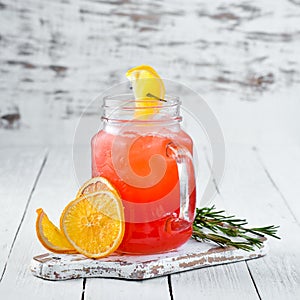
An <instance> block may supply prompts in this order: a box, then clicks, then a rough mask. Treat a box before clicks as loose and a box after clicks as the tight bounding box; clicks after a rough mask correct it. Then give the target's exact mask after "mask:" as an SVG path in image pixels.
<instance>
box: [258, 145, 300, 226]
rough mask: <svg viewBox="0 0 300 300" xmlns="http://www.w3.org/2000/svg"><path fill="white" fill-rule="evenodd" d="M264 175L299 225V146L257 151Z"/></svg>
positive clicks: (265, 148) (267, 148)
mask: <svg viewBox="0 0 300 300" xmlns="http://www.w3.org/2000/svg"><path fill="white" fill-rule="evenodd" d="M256 153H257V155H258V158H259V159H260V162H261V164H262V165H263V168H264V169H265V172H266V175H267V176H268V177H269V179H270V181H271V182H272V184H273V186H274V188H275V189H277V190H278V193H279V194H280V195H281V197H282V198H283V200H284V201H285V202H286V203H287V205H288V206H289V209H290V211H291V213H292V214H293V215H294V218H295V219H296V220H297V222H298V224H300V201H299V197H300V184H299V183H300V168H299V167H300V146H289V145H286V146H285V147H263V148H262V149H257V150H256Z"/></svg>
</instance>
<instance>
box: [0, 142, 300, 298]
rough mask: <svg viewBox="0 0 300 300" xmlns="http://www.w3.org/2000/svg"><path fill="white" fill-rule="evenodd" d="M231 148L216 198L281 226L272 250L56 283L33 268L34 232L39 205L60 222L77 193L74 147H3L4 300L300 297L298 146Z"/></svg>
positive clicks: (0, 259) (260, 221)
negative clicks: (200, 265)
mask: <svg viewBox="0 0 300 300" xmlns="http://www.w3.org/2000/svg"><path fill="white" fill-rule="evenodd" d="M230 149H231V150H230V153H229V155H228V156H229V158H228V164H227V165H228V170H227V175H226V176H225V178H224V182H223V184H222V186H221V188H220V194H219V195H218V196H217V199H215V203H216V204H217V205H218V204H220V205H225V207H226V209H227V211H228V212H230V213H236V214H238V215H239V216H243V217H246V218H247V219H248V220H249V221H250V222H251V224H253V225H254V224H256V225H267V224H278V225H280V226H281V227H280V231H279V235H280V236H281V237H282V240H281V241H278V240H272V239H270V241H269V247H270V250H269V253H268V254H267V256H265V257H263V258H259V259H256V260H250V261H247V262H238V263H233V264H227V265H220V266H215V267H208V268H204V269H199V270H193V271H188V272H184V273H180V274H174V275H169V276H165V277H161V278H156V279H150V280H145V281H138V282H137V281H125V280H117V279H100V278H93V279H78V280H69V281H61V282H51V281H45V280H42V279H39V278H36V277H34V276H33V275H32V274H31V272H30V270H29V264H30V260H31V258H32V257H33V256H34V255H37V254H39V253H43V252H45V250H44V249H43V248H42V246H40V244H39V242H38V240H37V238H36V236H35V217H36V214H35V209H36V208H38V207H43V208H44V209H45V210H46V211H47V212H48V214H49V215H50V216H52V217H53V218H54V220H55V221H56V222H57V221H58V217H59V212H60V211H61V210H62V208H63V207H64V205H65V204H66V203H67V202H68V201H69V200H70V199H72V197H73V196H74V191H76V189H77V186H76V182H75V181H74V177H73V169H72V168H73V162H72V159H71V152H70V151H71V148H70V147H54V148H49V149H44V148H41V147H25V146H24V147H22V148H20V147H2V148H1V150H0V165H1V174H0V201H1V219H0V221H1V223H0V228H1V238H0V243H1V244H0V248H1V249H2V250H1V254H0V268H1V269H0V271H1V272H0V273H1V286H0V287H1V291H0V295H1V298H2V296H5V297H4V298H3V299H58V298H59V299H99V298H103V299H136V298H137V297H143V299H186V298H187V299H195V298H196V297H195V296H196V295H197V298H205V299H218V298H220V297H221V298H223V299H299V295H300V259H299V254H300V253H299V246H300V243H299V233H298V231H299V220H300V206H299V201H298V198H299V192H300V185H299V184H298V181H299V179H300V170H299V168H296V166H299V164H300V148H299V147H290V148H286V149H285V151H282V150H283V149H280V148H272V149H271V150H270V149H267V148H266V149H255V150H254V149H252V148H249V147H245V146H237V145H235V146H232V147H231V148H230ZM205 168H206V167H205V166H204V165H203V169H205ZM55 218H56V219H55Z"/></svg>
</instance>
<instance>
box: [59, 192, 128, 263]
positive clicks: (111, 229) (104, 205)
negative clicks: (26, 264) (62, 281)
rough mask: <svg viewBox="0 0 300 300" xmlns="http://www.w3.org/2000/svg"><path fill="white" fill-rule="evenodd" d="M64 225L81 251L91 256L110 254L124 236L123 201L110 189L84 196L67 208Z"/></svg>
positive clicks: (75, 246)
mask: <svg viewBox="0 0 300 300" xmlns="http://www.w3.org/2000/svg"><path fill="white" fill-rule="evenodd" d="M60 226H61V230H62V232H63V233H64V235H65V237H66V238H67V240H68V241H69V243H70V244H71V245H72V246H73V247H74V248H75V249H76V250H77V251H78V252H79V253H81V254H83V255H85V256H87V257H90V258H101V257H105V256H108V255H109V254H111V253H112V252H114V251H115V250H116V249H117V248H118V246H119V245H120V243H121V242H122V239H123V236H124V228H125V225H124V208H123V205H122V201H121V199H120V197H119V196H117V195H116V194H114V193H112V192H110V191H102V192H96V193H92V194H86V195H83V196H82V197H80V198H76V199H75V200H73V201H72V202H71V203H69V204H68V205H67V207H66V208H65V209H64V211H63V213H62V215H61V219H60Z"/></svg>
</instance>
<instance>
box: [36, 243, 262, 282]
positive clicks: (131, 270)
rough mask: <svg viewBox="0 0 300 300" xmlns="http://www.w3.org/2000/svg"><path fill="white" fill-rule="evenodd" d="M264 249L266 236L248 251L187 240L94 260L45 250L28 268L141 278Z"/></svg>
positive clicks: (61, 276)
mask: <svg viewBox="0 0 300 300" xmlns="http://www.w3.org/2000/svg"><path fill="white" fill-rule="evenodd" d="M266 253H267V244H266V240H265V241H264V244H263V247H262V248H261V249H257V250H255V251H251V252H246V251H243V250H238V249H234V248H231V247H228V248H221V247H216V246H213V245H211V244H208V243H199V242H196V241H194V240H190V241H188V242H187V243H186V244H185V245H183V246H182V247H180V248H179V249H177V250H173V251H171V252H168V253H163V254H156V255H142V256H137V255H136V256H133V255H131V256H129V255H122V254H113V255H111V256H109V257H106V258H103V259H97V260H96V259H89V258H86V257H84V256H83V255H80V254H55V253H45V254H42V255H38V256H35V257H33V259H32V261H31V271H32V273H33V275H35V276H37V277H41V278H43V279H48V280H65V279H73V278H82V277H110V278H122V279H131V280H141V279H149V278H153V277H158V276H163V275H167V274H171V273H178V272H182V271H187V270H192V269H197V268H203V267H207V266H213V265H219V264H224V263H232V262H237V261H241V260H248V259H253V258H258V257H261V256H264V255H265V254H266Z"/></svg>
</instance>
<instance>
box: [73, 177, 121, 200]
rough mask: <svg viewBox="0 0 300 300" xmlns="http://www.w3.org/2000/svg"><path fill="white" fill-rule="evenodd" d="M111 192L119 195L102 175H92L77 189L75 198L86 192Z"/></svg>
mask: <svg viewBox="0 0 300 300" xmlns="http://www.w3.org/2000/svg"><path fill="white" fill-rule="evenodd" d="M105 191H107V192H112V193H113V194H114V195H116V197H120V195H119V193H118V192H117V190H116V188H115V187H113V185H112V184H111V183H110V182H109V181H108V180H107V179H106V178H104V177H94V178H91V179H90V180H88V181H87V182H85V183H84V184H83V185H82V187H81V188H80V189H79V191H78V193H77V195H76V198H78V197H81V196H83V195H86V194H92V193H95V192H105Z"/></svg>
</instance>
